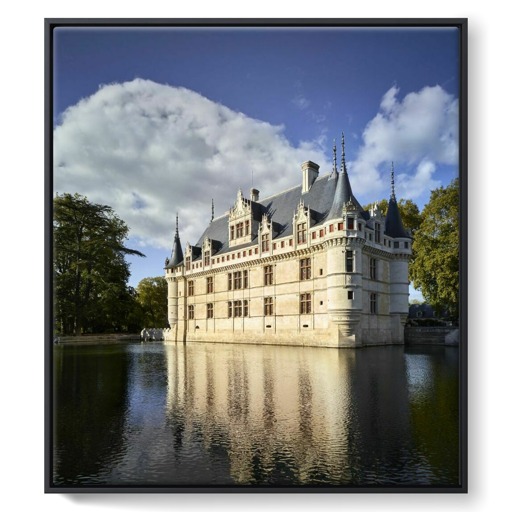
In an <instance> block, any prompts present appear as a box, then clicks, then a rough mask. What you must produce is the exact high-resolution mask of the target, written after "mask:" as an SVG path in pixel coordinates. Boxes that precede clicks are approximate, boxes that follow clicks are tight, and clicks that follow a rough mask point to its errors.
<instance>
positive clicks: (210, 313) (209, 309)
mask: <svg viewBox="0 0 512 512" xmlns="http://www.w3.org/2000/svg"><path fill="white" fill-rule="evenodd" d="M206 318H213V304H206Z"/></svg>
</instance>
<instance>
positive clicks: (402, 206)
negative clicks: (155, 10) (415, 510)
mask: <svg viewBox="0 0 512 512" xmlns="http://www.w3.org/2000/svg"><path fill="white" fill-rule="evenodd" d="M465 31H466V22H465V20H435V21H432V22H430V23H429V22H421V21H416V22H413V21H411V20H409V21H405V20H404V21H402V22H401V21H400V20H397V21H396V22H393V24H391V23H390V22H385V21H382V20H381V21H378V20H368V22H367V23H362V22H358V23H353V22H352V23H350V22H348V21H347V22H344V21H343V20H332V21H330V22H328V21H326V20H310V21H305V20H302V21H301V22H300V23H298V22H296V23H292V22H286V23H285V22H279V21H278V20H268V21H267V22H262V21H261V20H260V21H258V22H253V23H248V22H245V23H237V22H236V21H233V20H231V21H230V22H221V21H220V20H217V21H216V20H204V21H198V22H196V23H191V22H190V21H189V22H184V21H180V20H162V22H158V23H157V22H155V21H154V20H153V21H151V22H149V21H148V22H144V20H141V21H140V22H138V23H132V24H127V23H126V22H121V21H116V20H110V21H108V20H97V21H92V22H91V21H88V22H86V21H83V22H77V21H76V20H75V22H71V21H70V20H46V35H47V63H46V65H47V89H46V94H47V105H49V107H50V108H49V109H48V112H49V114H48V117H47V136H48V148H47V150H48V152H47V157H48V162H47V163H48V169H47V184H48V187H47V202H48V205H47V213H48V215H47V217H48V219H49V222H48V233H49V237H48V241H47V243H48V261H47V264H48V274H49V275H48V279H47V284H48V290H49V297H50V300H49V301H48V302H49V306H48V323H47V325H48V333H47V347H46V349H47V399H48V400H47V477H46V478H47V480H46V491H47V492H75V491H77V490H80V491H92V492H101V491H123V490H128V489H129V490H140V491H141V492H147V491H151V490H162V489H167V490H169V491H171V492H172V491H176V490H183V489H185V490H189V491H191V492H193V491H194V490H211V491H226V490H238V491H247V492H258V491H260V492H261V491H263V492H264V491H268V490H272V489H273V490H275V489H281V490H283V491H299V492H301V491H302V492H314V491H319V490H322V491H325V490H328V491H333V492H339V491H341V492H342V491H344V490H354V489H355V490H359V491H360V492H364V491H365V490H369V489H381V490H386V491H397V492H399V491H401V490H409V491H410V490H417V491H418V492H427V491H429V490H430V491H432V490H435V491H441V492H442V491H450V492H464V491H465V490H466V479H465V476H466V470H467V469H466V466H465V457H466V437H465V421H466V410H465V382H466V365H465V361H466V359H465V357H466V344H465V321H466V319H465V307H464V304H465V302H464V300H465V296H464V292H465V287H464V285H465V281H464V262H465V260H464V258H465V253H464V251H465V243H464V238H463V236H464V226H465V218H466V217H465V212H464V207H465V202H464V201H465V195H464V191H465V187H466V179H467V176H466V175H467V172H466V162H465V141H466V140H467V135H466V134H467V127H466V126H465V105H466V103H465V102H466V89H467V84H466V78H467V77H466V73H465V44H466V32H465Z"/></svg>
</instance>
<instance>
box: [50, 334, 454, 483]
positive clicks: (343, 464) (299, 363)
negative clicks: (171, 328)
mask: <svg viewBox="0 0 512 512" xmlns="http://www.w3.org/2000/svg"><path fill="white" fill-rule="evenodd" d="M54 410H55V414H54V439H53V445H54V460H53V475H54V484H55V485H61V486H63V487H65V486H73V487H75V486H87V485H93V486H114V485H122V486H125V485H135V486H140V485H165V486H186V485H196V486H224V485H230V486H233V485H235V486H236V485H252V486H254V485H255V486H258V485H260V486H269V485H280V486H289V485H293V486H297V485H299V486H300V485H307V486H311V485H322V486H332V485H336V486H340V485H349V486H371V485H384V486H409V485H412V486H430V485H433V486H443V485H449V486H454V485H458V483H459V465H458V462H459V437H458V422H459V418H458V350H457V349H456V348H453V347H446V348H445V347H422V348H416V349H407V348H404V347H379V348H377V347H372V348H365V349H357V350H336V349H329V348H325V349H323V348H303V347H271V346H254V345H230V344H198V343H194V344H188V345H183V344H171V345H162V344H126V345H94V346H56V347H55V348H54Z"/></svg>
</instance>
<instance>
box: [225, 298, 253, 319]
mask: <svg viewBox="0 0 512 512" xmlns="http://www.w3.org/2000/svg"><path fill="white" fill-rule="evenodd" d="M229 304H231V302H229V303H228V316H231V315H230V314H229ZM232 311H233V316H234V317H241V316H249V301H248V300H243V301H242V300H235V301H234V302H233V308H232Z"/></svg>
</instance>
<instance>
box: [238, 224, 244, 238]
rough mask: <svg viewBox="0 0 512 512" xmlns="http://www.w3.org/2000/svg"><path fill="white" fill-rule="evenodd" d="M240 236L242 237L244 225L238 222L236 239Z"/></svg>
mask: <svg viewBox="0 0 512 512" xmlns="http://www.w3.org/2000/svg"><path fill="white" fill-rule="evenodd" d="M242 236H244V223H243V222H238V223H237V225H236V237H237V238H240V237H242Z"/></svg>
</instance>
